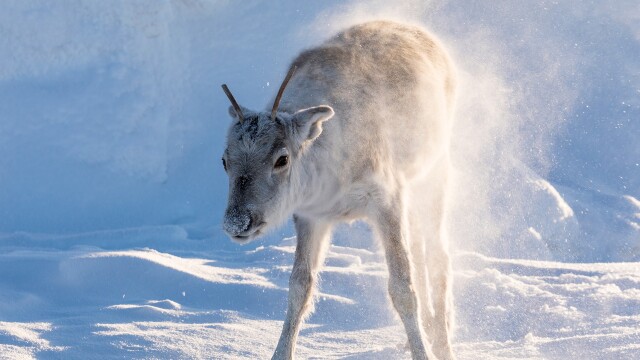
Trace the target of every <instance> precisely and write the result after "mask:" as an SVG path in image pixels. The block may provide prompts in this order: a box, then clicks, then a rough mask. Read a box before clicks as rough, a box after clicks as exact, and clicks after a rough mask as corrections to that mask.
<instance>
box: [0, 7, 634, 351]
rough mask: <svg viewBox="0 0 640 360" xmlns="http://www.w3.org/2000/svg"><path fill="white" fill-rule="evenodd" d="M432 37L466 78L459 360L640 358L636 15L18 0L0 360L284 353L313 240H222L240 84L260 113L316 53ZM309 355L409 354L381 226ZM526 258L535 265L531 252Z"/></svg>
mask: <svg viewBox="0 0 640 360" xmlns="http://www.w3.org/2000/svg"><path fill="white" fill-rule="evenodd" d="M380 17H385V18H391V19H396V20H401V21H407V22H413V23H418V24H421V25H423V26H425V27H426V28H428V29H430V30H431V31H432V32H434V33H435V34H437V35H438V36H439V37H440V38H441V39H442V41H443V42H444V43H445V44H447V46H448V48H449V50H450V51H451V53H452V55H453V57H454V59H455V61H456V63H457V65H458V68H459V72H460V80H461V85H462V86H461V92H460V96H459V102H458V110H457V111H458V113H457V116H456V123H455V130H454V133H455V137H454V139H453V144H452V148H453V154H454V160H455V167H456V186H455V189H456V192H455V194H454V196H453V198H452V205H453V207H452V210H451V212H452V213H451V219H452V224H451V237H452V241H453V243H454V247H455V254H456V255H455V296H456V299H457V300H456V309H457V312H458V316H457V317H458V330H457V333H456V339H455V351H456V352H457V353H458V354H459V355H458V356H459V358H460V359H475V358H483V359H519V358H527V359H556V358H557V359H567V358H570V359H574V358H593V357H594V356H597V358H600V359H621V358H629V359H631V358H635V357H640V345H639V344H640V334H639V332H638V330H637V329H639V328H640V311H639V310H638V309H640V303H639V301H640V300H639V299H640V277H639V276H638V274H639V273H640V271H639V270H640V269H639V268H638V262H640V201H639V200H638V199H640V160H639V159H640V145H638V141H637V138H638V137H639V135H640V122H639V121H638V119H640V101H639V100H638V99H639V96H638V95H639V92H640V90H639V89H640V65H639V63H638V60H637V59H639V58H640V26H638V18H639V17H640V8H639V7H638V4H637V3H636V2H635V1H632V0H623V1H615V2H614V1H604V2H600V3H598V4H584V3H582V2H579V1H568V2H562V3H552V2H541V3H535V4H533V3H532V4H515V3H514V4H502V3H501V4H495V3H487V2H486V1H474V0H472V1H465V2H463V3H460V2H440V1H408V2H404V3H403V4H393V5H386V3H385V2H382V1H374V0H372V1H351V2H348V3H344V2H338V1H325V2H322V3H317V4H299V3H297V2H293V1H282V2H279V3H274V4H272V3H269V4H267V3H264V4H262V3H255V2H240V3H230V2H225V1H213V0H212V1H209V0H182V1H179V0H166V1H160V2H159V1H151V0H140V1H136V2H131V1H124V0H123V1H110V2H105V3H102V2H87V1H74V0H68V1H60V2H42V1H18V0H7V1H5V2H4V3H3V11H2V12H0V34H2V36H0V53H1V54H2V55H3V56H0V98H1V99H2V101H0V154H2V155H3V156H0V358H9V359H24V358H36V357H37V358H68V359H74V358H76V359H86V358H100V359H103V358H190V359H191V358H267V357H269V356H270V352H271V351H272V350H273V346H274V345H275V343H276V341H277V336H278V333H279V330H280V326H281V325H280V321H281V320H282V318H283V316H284V313H283V312H284V309H285V307H286V306H285V303H286V291H287V279H288V276H289V271H290V267H291V262H292V254H291V253H292V251H293V248H294V244H295V238H291V235H292V234H293V230H292V229H291V227H290V226H285V227H284V228H283V229H282V230H280V231H279V232H277V233H274V234H272V235H271V236H269V237H268V238H267V239H265V240H262V241H259V242H256V243H253V244H252V245H249V246H247V247H239V246H237V245H235V244H233V243H231V242H230V241H229V240H227V239H226V238H225V237H224V235H223V234H222V231H221V227H220V221H221V220H220V219H221V216H222V212H223V210H224V207H225V202H226V190H225V189H226V188H227V184H226V181H227V180H226V176H225V174H224V172H223V170H222V166H221V164H220V155H221V153H222V151H223V146H224V133H225V131H226V127H227V125H228V122H229V121H230V119H229V118H228V117H227V114H226V113H227V112H226V109H227V106H228V104H227V99H226V97H225V96H224V94H223V93H222V91H220V89H219V85H220V84H221V83H223V82H226V83H228V84H230V86H231V85H232V86H233V89H234V94H236V96H237V97H238V98H241V99H242V102H243V104H246V105H247V106H249V107H252V108H262V107H263V106H264V105H265V104H267V103H268V100H269V99H270V97H271V96H273V93H274V92H275V89H274V86H273V85H275V86H277V84H279V83H280V81H281V79H282V76H283V73H284V71H285V69H286V67H287V65H288V61H290V59H291V58H292V57H293V56H294V55H295V54H296V53H297V52H299V51H300V50H301V49H304V48H305V47H307V46H310V45H311V44H316V43H318V42H320V41H321V40H322V39H325V38H327V37H329V36H331V35H332V34H333V33H335V32H336V31H337V30H339V29H340V28H343V27H345V26H348V25H350V24H353V23H356V22H361V21H365V20H368V19H373V18H380ZM334 239H335V240H334V245H333V246H332V248H331V251H330V254H329V257H328V259H327V263H326V270H325V271H324V272H323V274H322V282H321V288H320V293H319V295H318V297H317V303H316V313H315V314H314V315H313V316H312V317H311V318H310V320H309V323H308V324H307V325H306V328H305V329H304V330H303V332H302V336H301V340H300V349H299V354H298V355H299V356H300V357H301V358H327V359H328V358H354V359H355V358H362V359H372V358H373V359H388V358H408V354H407V353H406V352H405V349H404V342H405V337H404V334H403V331H402V329H401V326H400V323H399V321H398V320H397V319H396V318H395V316H394V315H393V311H391V310H390V309H391V308H390V305H389V302H388V300H387V298H386V295H385V291H386V290H385V289H386V267H385V264H384V262H383V256H382V254H381V252H380V249H379V248H378V247H377V246H376V244H375V243H373V241H372V240H371V236H370V233H369V230H368V229H367V227H366V226H365V225H363V224H354V225H352V226H343V227H340V228H339V229H338V230H337V231H336V234H335V235H334ZM513 259H520V260H513Z"/></svg>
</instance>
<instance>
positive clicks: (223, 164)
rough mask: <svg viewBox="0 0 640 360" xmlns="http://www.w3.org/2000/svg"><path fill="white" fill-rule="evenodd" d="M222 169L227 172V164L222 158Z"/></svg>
mask: <svg viewBox="0 0 640 360" xmlns="http://www.w3.org/2000/svg"><path fill="white" fill-rule="evenodd" d="M222 167H223V168H224V171H227V162H226V161H225V160H224V158H222Z"/></svg>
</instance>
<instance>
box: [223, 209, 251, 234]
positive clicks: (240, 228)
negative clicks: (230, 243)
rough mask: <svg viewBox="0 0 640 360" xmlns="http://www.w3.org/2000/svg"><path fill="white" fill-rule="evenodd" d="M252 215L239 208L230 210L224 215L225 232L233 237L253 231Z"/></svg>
mask: <svg viewBox="0 0 640 360" xmlns="http://www.w3.org/2000/svg"><path fill="white" fill-rule="evenodd" d="M252 222H253V221H252V219H251V213H250V212H249V211H241V210H240V209H238V208H232V209H228V210H227V212H226V213H225V215H224V224H223V227H224V231H225V232H226V233H227V234H229V235H231V236H240V235H242V234H243V233H245V232H247V231H248V230H249V229H251V223H252Z"/></svg>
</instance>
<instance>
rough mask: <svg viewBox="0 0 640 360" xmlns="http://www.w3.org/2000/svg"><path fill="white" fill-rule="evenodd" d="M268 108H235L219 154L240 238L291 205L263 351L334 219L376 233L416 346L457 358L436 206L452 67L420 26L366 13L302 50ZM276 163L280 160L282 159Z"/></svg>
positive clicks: (298, 301) (306, 287)
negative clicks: (288, 237)
mask: <svg viewBox="0 0 640 360" xmlns="http://www.w3.org/2000/svg"><path fill="white" fill-rule="evenodd" d="M292 66H296V67H297V72H296V73H295V75H294V76H293V78H292V79H291V82H290V83H289V85H288V87H287V89H286V91H285V93H284V96H283V98H282V102H281V105H280V109H279V112H278V113H277V117H276V118H275V119H271V116H270V107H269V108H268V109H267V110H265V111H263V112H253V111H251V110H249V109H245V108H242V113H243V119H239V116H238V115H237V114H236V112H235V111H234V110H233V108H230V110H229V111H230V113H231V115H232V117H234V118H235V121H234V123H233V124H232V125H231V127H230V129H229V132H228V137H227V148H226V150H225V153H224V156H223V159H224V162H225V163H226V168H227V172H228V175H229V204H228V208H227V211H226V213H225V219H224V229H225V231H226V232H227V233H228V234H229V236H231V237H232V238H233V239H234V240H236V241H238V242H246V241H249V240H251V239H254V238H256V237H257V236H259V235H260V234H262V233H264V232H265V231H266V230H267V229H269V228H272V227H274V226H277V225H279V224H281V223H282V222H283V221H285V220H286V218H287V217H289V216H291V214H293V216H294V222H295V226H296V231H297V234H298V242H297V248H296V254H295V261H294V265H293V271H292V273H291V279H290V282H289V305H288V309H287V316H286V319H285V322H284V327H283V330H282V335H281V337H280V341H279V342H278V345H277V348H276V350H275V353H274V355H273V359H292V358H293V356H294V350H295V343H296V338H297V336H298V331H299V329H300V324H301V322H302V319H303V318H304V316H305V315H306V314H307V313H308V312H309V310H310V307H311V302H312V301H311V299H312V292H313V289H314V286H315V283H316V279H317V276H318V271H319V269H320V267H321V265H322V263H323V260H324V255H325V252H326V249H327V246H328V244H329V238H330V234H331V230H332V228H333V226H334V224H336V223H337V222H341V221H351V220H355V219H364V220H365V221H367V222H369V224H371V226H372V228H373V229H374V232H375V234H376V235H377V237H378V238H379V239H380V241H381V242H382V244H383V245H384V249H385V254H386V259H387V264H388V268H389V294H390V297H391V300H392V303H393V305H394V307H395V308H396V310H397V312H398V314H399V316H400V319H401V320H402V322H403V324H404V326H405V329H406V332H407V337H408V342H409V347H410V349H411V354H412V356H413V358H414V359H426V358H427V357H429V358H431V359H433V358H437V359H453V358H454V356H453V354H452V352H451V345H450V335H451V329H450V327H451V324H450V319H451V310H452V306H451V301H452V300H451V280H450V279H451V278H450V263H449V255H448V251H447V241H446V234H445V226H444V225H443V223H444V212H445V211H444V209H445V205H446V188H447V185H446V184H447V177H448V173H449V167H450V165H449V136H450V129H451V118H452V116H451V114H452V110H453V103H454V92H455V78H454V68H453V65H452V63H451V61H450V60H449V57H448V56H447V53H446V52H445V51H444V50H443V48H442V47H441V46H440V45H439V44H438V42H437V41H436V40H434V38H433V37H432V36H430V35H428V34H427V33H426V32H425V31H424V30H422V29H420V28H418V27H414V26H407V25H403V24H398V23H393V22H387V21H376V22H369V23H364V24H361V25H357V26H354V27H351V28H349V29H347V30H346V31H344V32H342V33H339V34H338V35H336V36H335V37H334V38H332V39H331V40H329V41H327V42H325V43H324V44H322V45H320V46H319V47H316V48H312V49H310V50H307V51H304V52H303V53H301V54H300V55H299V56H298V57H297V58H296V59H295V60H294V61H293V64H292ZM282 164H284V165H282Z"/></svg>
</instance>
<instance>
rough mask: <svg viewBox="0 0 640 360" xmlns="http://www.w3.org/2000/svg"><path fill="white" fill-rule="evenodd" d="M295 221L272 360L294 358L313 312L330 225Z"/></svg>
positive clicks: (301, 219) (304, 220)
mask: <svg viewBox="0 0 640 360" xmlns="http://www.w3.org/2000/svg"><path fill="white" fill-rule="evenodd" d="M294 221H295V225H296V232H297V234H298V240H297V242H298V243H297V246H296V254H295V260H294V262H293V270H292V271H291V277H290V279H289V306H288V308H287V315H286V318H285V321H284V326H283V327H282V334H281V335H280V340H279V341H278V346H277V347H276V351H275V353H274V354H273V357H272V358H271V359H272V360H276V359H278V360H280V359H287V360H289V359H293V358H294V353H295V346H296V340H297V338H298V332H299V330H300V325H301V323H302V321H303V319H304V317H305V315H307V314H308V313H309V312H310V310H311V308H312V294H313V290H314V287H315V283H316V278H317V275H318V270H319V268H320V266H321V265H322V263H323V262H324V256H325V253H326V249H327V246H328V244H329V241H328V240H329V235H330V232H331V224H330V223H326V222H319V221H314V222H311V221H309V220H306V219H303V218H300V217H297V216H294Z"/></svg>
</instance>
